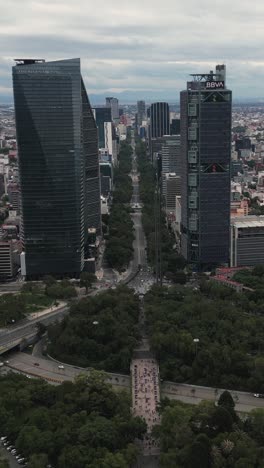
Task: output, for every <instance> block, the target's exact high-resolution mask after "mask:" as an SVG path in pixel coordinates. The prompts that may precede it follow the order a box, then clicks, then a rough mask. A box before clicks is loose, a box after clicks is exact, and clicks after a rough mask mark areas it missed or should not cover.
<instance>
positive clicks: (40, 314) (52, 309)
mask: <svg viewBox="0 0 264 468" xmlns="http://www.w3.org/2000/svg"><path fill="white" fill-rule="evenodd" d="M57 304H58V305H57V306H55V305H53V306H51V307H48V308H47V309H43V310H39V311H38V312H33V313H32V314H29V315H28V316H27V320H34V319H36V318H39V317H43V315H48V314H50V313H51V312H55V311H56V310H58V309H61V308H62V307H66V306H67V303H66V302H62V301H61V302H57Z"/></svg>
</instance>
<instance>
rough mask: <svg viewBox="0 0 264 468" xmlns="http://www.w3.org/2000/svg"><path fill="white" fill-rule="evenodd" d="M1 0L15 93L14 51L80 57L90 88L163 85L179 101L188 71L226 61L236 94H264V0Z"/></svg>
mask: <svg viewBox="0 0 264 468" xmlns="http://www.w3.org/2000/svg"><path fill="white" fill-rule="evenodd" d="M253 6H254V8H253ZM0 7H1V29H0V43H1V44H2V48H1V50H2V54H3V56H2V57H0V86H1V88H4V90H7V92H9V93H10V92H11V66H12V58H19V57H22V58H24V57H36V58H45V59H46V60H56V59H61V58H71V57H81V59H82V71H83V76H84V80H85V83H86V86H87V89H88V91H89V92H90V93H107V92H109V91H112V90H118V91H120V92H125V91H126V90H128V91H131V92H133V91H135V92H136V91H137V90H140V91H141V92H144V91H145V92H146V98H147V97H148V95H150V94H151V96H153V95H155V92H157V93H159V94H160V92H162V93H163V95H164V96H167V97H168V99H172V100H175V101H176V100H178V93H179V91H180V90H181V89H183V88H184V87H185V83H186V81H187V79H188V74H189V73H191V72H207V71H209V70H210V69H212V68H213V67H214V66H215V64H216V63H226V64H227V72H228V75H227V76H228V85H229V87H230V88H231V89H233V90H234V95H235V96H239V97H262V96H263V90H262V87H263V86H262V83H263V77H264V61H263V42H264V28H263V22H264V3H263V2H262V1H261V0H255V1H254V5H252V2H251V1H250V0H243V1H241V0H233V2H230V1H228V0H221V1H220V0H199V2H197V0H188V2H183V1H182V0H163V1H162V2H160V0H133V2H131V1H129V0H123V2H119V1H117V0H96V1H92V0H76V1H75V2H74V1H72V0H22V1H21V0H8V1H6V0H0ZM3 45H4V47H3ZM1 94H2V92H1ZM141 95H142V94H141ZM122 96H124V93H123V94H122Z"/></svg>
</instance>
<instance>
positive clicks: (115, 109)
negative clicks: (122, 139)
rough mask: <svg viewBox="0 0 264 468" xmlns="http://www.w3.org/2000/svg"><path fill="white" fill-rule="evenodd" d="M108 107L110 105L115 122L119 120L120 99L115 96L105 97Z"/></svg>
mask: <svg viewBox="0 0 264 468" xmlns="http://www.w3.org/2000/svg"><path fill="white" fill-rule="evenodd" d="M105 104H106V107H110V109H111V115H112V120H113V122H115V123H117V122H119V118H120V116H119V104H118V99H117V98H114V97H107V98H105Z"/></svg>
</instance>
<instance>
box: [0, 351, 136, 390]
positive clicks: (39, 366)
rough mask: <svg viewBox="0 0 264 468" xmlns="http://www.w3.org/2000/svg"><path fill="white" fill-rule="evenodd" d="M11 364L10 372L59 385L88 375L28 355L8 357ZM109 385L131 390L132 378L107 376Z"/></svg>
mask: <svg viewBox="0 0 264 468" xmlns="http://www.w3.org/2000/svg"><path fill="white" fill-rule="evenodd" d="M8 361H9V364H8V365H7V366H6V367H7V368H8V369H10V370H14V371H16V372H20V373H22V374H26V375H28V376H29V377H32V378H34V377H35V378H38V377H39V378H42V379H44V380H47V381H48V382H50V383H52V384H54V385H59V384H60V383H62V382H64V381H65V380H71V381H73V380H74V379H75V377H76V376H77V375H79V374H80V373H87V374H89V371H88V370H87V369H83V368H81V367H78V366H70V365H68V364H63V367H64V369H60V368H59V367H58V366H59V365H60V364H61V363H59V362H57V361H53V360H49V359H44V358H40V357H39V353H38V356H33V355H31V354H26V353H12V354H11V355H10V357H8ZM107 376H108V380H107V382H108V383H111V385H113V387H115V388H118V389H128V388H130V376H128V375H122V374H114V373H113V374H110V373H109V374H107Z"/></svg>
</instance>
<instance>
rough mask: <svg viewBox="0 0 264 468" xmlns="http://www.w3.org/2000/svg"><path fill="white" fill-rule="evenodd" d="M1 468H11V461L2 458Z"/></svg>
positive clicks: (0, 460) (0, 461)
mask: <svg viewBox="0 0 264 468" xmlns="http://www.w3.org/2000/svg"><path fill="white" fill-rule="evenodd" d="M0 468H10V465H9V461H8V460H6V459H5V458H0Z"/></svg>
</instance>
